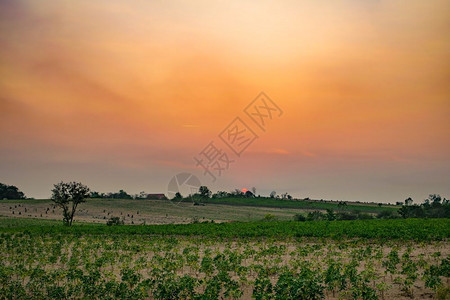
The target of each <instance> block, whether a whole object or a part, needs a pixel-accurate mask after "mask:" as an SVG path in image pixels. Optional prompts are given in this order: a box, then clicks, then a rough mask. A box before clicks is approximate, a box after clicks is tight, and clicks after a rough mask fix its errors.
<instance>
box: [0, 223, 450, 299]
mask: <svg viewBox="0 0 450 300" xmlns="http://www.w3.org/2000/svg"><path fill="white" fill-rule="evenodd" d="M449 236H450V220H448V219H434V220H426V219H420V220H418V219H408V220H357V221H334V222H333V221H331V222H329V221H321V222H251V223H222V224H211V223H208V224H206V223H203V224H186V225H182V224H180V225H150V226H149V225H147V226H105V225H102V224H94V225H90V224H82V225H80V224H79V225H75V226H72V227H67V226H61V225H60V223H58V222H56V221H50V220H37V219H18V218H15V219H12V218H4V217H3V218H0V237H1V238H0V251H1V253H2V260H1V265H0V278H1V279H0V280H1V281H0V295H1V298H2V299H29V298H33V299H67V298H70V299H96V298H98V299H322V298H325V299H423V298H433V297H435V298H438V299H440V298H441V299H445V297H448V296H449V280H450V244H449V241H448V238H449Z"/></svg>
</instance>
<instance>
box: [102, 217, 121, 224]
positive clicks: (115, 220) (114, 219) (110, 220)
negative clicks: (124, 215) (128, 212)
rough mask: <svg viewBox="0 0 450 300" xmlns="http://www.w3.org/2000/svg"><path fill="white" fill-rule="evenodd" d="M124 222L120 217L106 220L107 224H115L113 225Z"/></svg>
mask: <svg viewBox="0 0 450 300" xmlns="http://www.w3.org/2000/svg"><path fill="white" fill-rule="evenodd" d="M123 224H124V222H123V220H121V219H120V218H119V217H111V218H109V219H108V221H107V222H106V225H108V226H113V225H123Z"/></svg>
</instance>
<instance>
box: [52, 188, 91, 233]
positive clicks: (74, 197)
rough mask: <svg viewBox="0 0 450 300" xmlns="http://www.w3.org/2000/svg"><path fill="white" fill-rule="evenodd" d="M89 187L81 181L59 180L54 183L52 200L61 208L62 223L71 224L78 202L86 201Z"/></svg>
mask: <svg viewBox="0 0 450 300" xmlns="http://www.w3.org/2000/svg"><path fill="white" fill-rule="evenodd" d="M89 192H90V191H89V188H88V187H87V186H85V185H83V184H82V183H81V182H74V181H73V182H62V181H61V182H60V183H57V184H55V185H54V189H53V190H52V201H53V202H54V203H55V204H56V205H57V206H59V207H61V208H62V210H63V223H64V225H67V226H72V221H73V216H74V215H75V211H76V209H77V206H78V204H80V203H83V202H86V198H87V197H89Z"/></svg>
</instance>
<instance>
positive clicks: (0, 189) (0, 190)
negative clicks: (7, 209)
mask: <svg viewBox="0 0 450 300" xmlns="http://www.w3.org/2000/svg"><path fill="white" fill-rule="evenodd" d="M0 199H25V195H24V193H22V192H21V191H20V190H19V189H18V188H17V187H16V186H14V185H6V184H3V183H0Z"/></svg>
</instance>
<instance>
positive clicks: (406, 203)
mask: <svg viewBox="0 0 450 300" xmlns="http://www.w3.org/2000/svg"><path fill="white" fill-rule="evenodd" d="M412 203H413V199H411V197H409V198H408V199H406V200H405V205H407V206H409V205H411V204H412Z"/></svg>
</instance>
